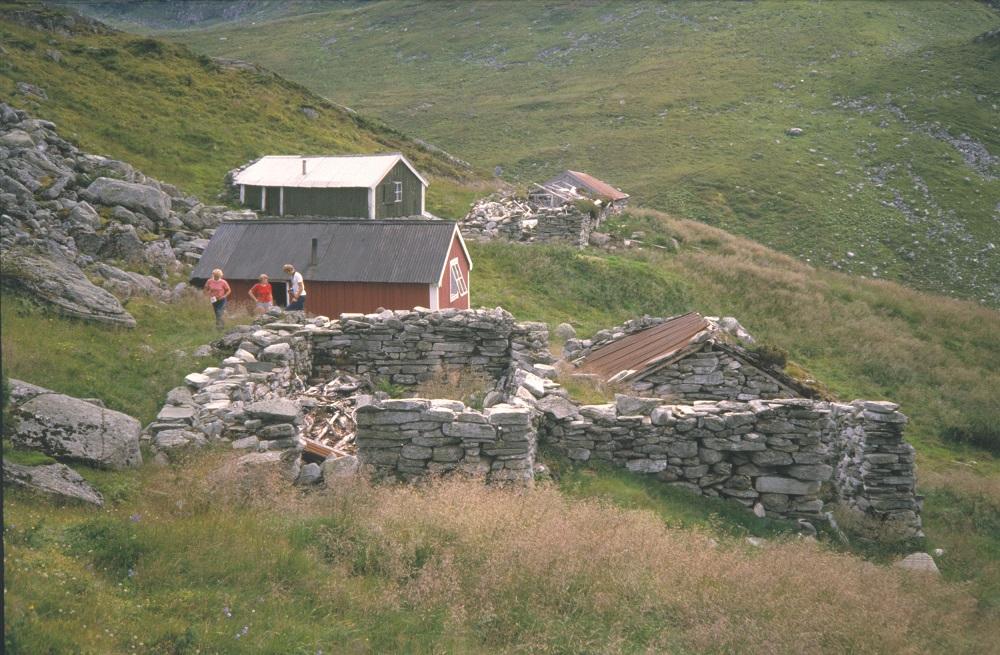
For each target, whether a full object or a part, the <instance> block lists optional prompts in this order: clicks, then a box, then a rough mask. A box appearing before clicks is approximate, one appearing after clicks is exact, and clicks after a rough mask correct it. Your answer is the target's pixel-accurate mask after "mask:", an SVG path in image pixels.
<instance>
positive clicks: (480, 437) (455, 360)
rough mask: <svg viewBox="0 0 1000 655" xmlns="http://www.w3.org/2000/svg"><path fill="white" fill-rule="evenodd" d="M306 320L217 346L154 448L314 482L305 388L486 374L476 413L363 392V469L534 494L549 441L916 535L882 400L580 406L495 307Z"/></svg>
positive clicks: (896, 424)
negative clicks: (488, 394)
mask: <svg viewBox="0 0 1000 655" xmlns="http://www.w3.org/2000/svg"><path fill="white" fill-rule="evenodd" d="M264 320H267V319H264ZM302 320H303V321H304V322H301V323H293V322H272V323H270V324H264V325H256V326H243V327H240V328H238V329H237V330H236V331H234V332H232V333H231V334H229V335H227V336H226V337H224V338H223V339H222V340H220V342H219V343H218V345H219V346H220V347H223V348H226V349H227V350H228V351H231V352H233V353H234V354H233V355H232V356H230V357H228V358H226V359H225V360H224V361H223V362H222V366H220V367H212V368H209V369H206V370H205V371H204V372H202V373H194V374H191V375H189V376H188V378H187V380H186V382H187V387H180V388H177V389H175V390H173V391H172V392H171V393H170V395H169V396H168V404H167V406H165V407H164V410H163V411H161V414H160V416H159V417H158V419H157V421H155V422H154V423H153V424H151V425H150V426H148V427H147V430H146V432H147V435H148V437H149V438H150V439H151V440H152V442H153V445H154V447H160V448H164V449H165V448H167V447H174V446H179V445H184V444H185V443H187V444H189V445H190V444H198V443H204V442H205V441H206V440H227V441H231V442H232V443H233V446H234V447H237V448H251V449H254V450H256V451H259V452H262V453H266V452H267V451H282V452H283V454H282V455H281V458H280V461H282V462H284V463H285V464H286V465H287V467H292V468H293V472H294V475H291V477H297V479H298V481H299V483H300V484H302V483H303V480H305V481H306V482H308V483H312V482H316V481H318V480H321V479H322V476H323V473H322V468H321V466H320V465H318V464H315V463H312V464H306V465H302V466H301V470H300V463H295V462H293V461H292V460H295V459H296V458H297V454H296V453H297V451H298V450H299V449H301V446H300V445H298V446H294V445H293V444H295V443H296V441H297V436H299V428H298V426H299V424H300V421H299V416H300V414H299V413H298V409H301V411H302V412H304V413H308V412H309V409H310V406H311V405H310V403H311V402H312V401H311V400H310V399H309V398H305V397H301V396H300V395H299V392H300V391H301V390H302V389H303V388H304V385H305V383H306V381H308V380H329V379H330V378H331V376H333V375H340V374H342V373H343V372H345V371H346V372H348V373H350V374H351V375H359V376H374V377H378V376H387V377H388V379H390V380H393V381H394V384H400V385H404V386H413V385H415V384H417V383H418V382H419V381H421V380H423V379H427V378H426V376H428V375H431V374H432V373H433V372H434V371H435V370H437V369H438V368H439V367H442V366H444V367H449V366H454V367H459V366H461V367H479V369H480V370H482V371H486V372H488V373H489V374H490V376H491V377H492V378H493V379H495V380H496V387H495V389H494V393H493V394H492V399H491V398H488V399H487V401H486V408H485V409H483V410H477V409H473V408H470V407H467V406H466V405H464V404H462V403H461V402H458V401H455V400H449V399H420V398H406V399H389V398H387V397H386V396H385V395H384V394H382V395H379V394H376V395H374V396H372V395H359V396H357V397H356V398H355V401H356V413H355V419H356V422H357V431H356V437H355V443H356V446H357V454H358V459H360V461H361V463H362V465H363V466H365V467H366V468H367V470H368V471H369V472H370V473H372V474H375V475H376V476H377V477H400V478H403V479H407V480H413V479H416V478H419V477H422V476H427V475H443V474H450V473H463V474H467V475H475V476H482V477H484V478H485V479H486V480H488V481H491V482H492V481H495V482H501V481H502V482H517V483H521V484H530V483H531V481H532V480H533V477H534V467H535V455H536V449H537V446H538V445H539V444H541V443H548V444H550V445H551V446H552V447H553V448H554V449H556V450H557V451H559V452H561V453H563V454H565V455H566V456H567V457H569V458H570V459H572V460H574V461H578V462H587V461H590V460H603V461H607V462H611V463H613V464H616V465H618V466H622V467H623V468H626V469H628V470H630V471H633V472H636V473H642V474H648V475H654V476H656V477H657V478H658V479H660V480H662V481H664V483H666V484H672V485H675V486H680V487H683V488H686V489H688V490H690V491H693V492H696V493H699V494H702V495H705V496H716V497H723V498H729V499H733V500H735V501H736V502H739V503H741V504H743V505H745V506H748V507H753V508H754V509H755V511H757V512H758V513H761V514H766V515H769V516H777V517H792V518H808V519H817V518H821V517H822V516H823V512H824V509H825V502H826V501H839V502H841V503H843V504H844V505H846V506H848V507H851V508H854V509H856V510H858V511H860V512H863V513H865V514H866V515H868V516H870V517H874V518H876V519H879V520H883V521H891V522H894V523H896V524H898V525H900V526H902V527H903V528H905V529H906V530H907V531H909V533H911V534H919V533H920V518H919V512H920V506H919V499H918V497H917V496H916V494H915V478H914V453H913V448H912V447H911V446H910V445H909V444H907V443H906V442H905V441H904V440H903V429H904V427H905V424H906V417H905V416H903V415H902V414H900V413H899V412H898V411H897V409H898V408H897V407H896V405H894V404H892V403H885V402H871V401H854V402H853V403H850V404H842V403H832V402H822V401H815V400H811V399H806V398H784V399H767V400H761V399H754V400H750V401H747V402H735V401H730V400H721V401H693V402H691V403H690V404H678V403H673V404H668V403H667V402H666V401H665V400H664V399H662V398H641V397H636V396H627V395H621V396H619V397H618V398H617V401H616V402H615V403H610V404H606V405H584V406H580V405H578V404H577V403H575V402H573V401H572V400H571V399H570V398H569V397H568V394H567V392H566V390H565V389H563V388H562V387H561V386H560V385H559V384H557V383H556V382H554V381H553V380H552V379H547V378H553V377H555V369H553V368H552V367H551V366H548V362H549V361H551V358H550V356H549V355H548V350H547V344H548V332H547V329H546V328H545V326H544V325H543V324H538V323H517V322H516V321H515V320H514V319H513V317H512V316H511V315H510V314H508V313H507V312H505V311H503V310H500V309H496V310H468V311H460V310H444V311H433V312H432V311H430V310H422V309H416V310H413V311H396V312H392V311H388V312H382V313H380V314H368V315H363V316H361V315H344V316H342V317H341V319H339V320H333V321H331V320H328V319H325V318H323V317H320V318H317V319H308V320H307V319H302ZM420 344H425V345H420ZM262 400H263V401H281V403H282V405H281V407H280V409H281V412H283V414H282V416H283V418H282V416H278V414H276V413H275V412H274V411H271V412H270V414H268V413H267V412H264V413H263V414H262V411H263V409H262V407H263V408H264V409H267V408H268V407H270V405H267V404H265V405H264V406H262V405H260V404H259V401H262ZM255 403H258V404H257V405H255ZM272 409H273V408H272ZM293 410H294V411H293ZM268 411H270V410H268ZM281 412H278V413H281ZM265 414H266V416H265ZM276 416H277V418H275V417H276ZM279 418H280V419H281V420H280V421H279V420H278V419H279ZM286 419H287V420H286ZM166 437H169V439H167V438H166ZM167 442H169V443H167ZM269 456H270V454H269ZM274 457H275V461H278V459H279V458H278V456H277V455H275V456H274ZM324 466H325V464H324ZM307 472H308V473H309V475H308V476H307V475H306V473H307ZM328 483H332V482H331V481H329V480H328Z"/></svg>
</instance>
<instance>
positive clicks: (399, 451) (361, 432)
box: [356, 398, 537, 483]
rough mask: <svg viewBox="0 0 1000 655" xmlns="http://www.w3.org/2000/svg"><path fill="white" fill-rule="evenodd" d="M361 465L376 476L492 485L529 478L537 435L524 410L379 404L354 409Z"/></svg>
mask: <svg viewBox="0 0 1000 655" xmlns="http://www.w3.org/2000/svg"><path fill="white" fill-rule="evenodd" d="M357 422H358V433H357V441H356V443H357V445H358V452H359V453H360V456H361V460H362V462H364V463H366V464H368V465H370V466H372V467H373V468H374V470H375V471H376V472H377V474H378V475H379V476H381V477H385V476H390V475H391V476H396V477H402V478H404V479H413V478H414V477H420V476H426V475H429V474H436V475H443V474H446V473H451V472H454V471H460V472H462V473H465V474H468V475H474V476H485V477H486V479H487V480H489V481H493V482H500V481H503V482H520V483H525V482H529V481H530V480H532V479H533V468H534V464H535V448H536V439H537V431H536V428H535V425H534V417H533V413H532V412H531V411H530V410H529V409H528V408H525V407H515V406H511V405H506V404H500V405H495V406H493V407H490V408H488V409H486V410H484V411H482V412H479V411H476V410H474V409H471V408H468V407H466V406H465V405H464V404H462V403H461V402H458V401H454V400H425V399H420V398H412V399H404V400H384V401H381V402H374V403H372V404H370V405H365V406H363V407H360V408H358V411H357Z"/></svg>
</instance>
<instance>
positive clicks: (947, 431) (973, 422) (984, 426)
mask: <svg viewBox="0 0 1000 655" xmlns="http://www.w3.org/2000/svg"><path fill="white" fill-rule="evenodd" d="M941 436H942V437H944V438H945V439H947V440H948V441H954V442H956V443H963V444H969V445H971V446H977V447H979V448H983V449H985V450H988V451H990V452H991V453H994V454H1000V424H998V423H996V422H993V421H991V420H989V419H988V418H987V417H985V416H976V417H971V418H968V419H966V421H965V422H963V423H960V424H958V425H949V426H947V427H945V428H944V430H942V431H941Z"/></svg>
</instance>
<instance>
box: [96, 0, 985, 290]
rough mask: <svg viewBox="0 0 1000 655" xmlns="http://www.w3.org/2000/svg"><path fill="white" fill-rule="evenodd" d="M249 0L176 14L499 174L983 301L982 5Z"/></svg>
mask: <svg viewBox="0 0 1000 655" xmlns="http://www.w3.org/2000/svg"><path fill="white" fill-rule="evenodd" d="M203 4H204V3H192V4H191V5H186V6H187V7H188V12H189V13H188V15H187V16H186V20H188V21H190V20H192V19H193V18H194V17H196V16H201V15H202V14H199V13H198V8H199V7H200V6H201V5H203ZM267 4H268V3H252V2H251V3H247V2H241V3H233V2H230V3H222V5H225V6H228V7H229V8H230V9H231V13H230V15H229V18H228V20H229V21H230V22H229V23H228V24H227V23H225V22H221V23H219V22H216V23H215V24H213V26H212V27H211V29H204V30H192V31H185V32H179V33H175V34H174V35H173V36H174V37H175V38H176V39H178V40H181V41H183V42H185V43H187V44H189V45H191V46H192V47H193V48H195V49H196V50H198V51H200V52H205V53H208V54H212V55H223V56H235V57H240V58H243V59H249V60H252V61H256V62H260V63H262V64H265V65H267V66H269V67H272V68H273V69H274V70H276V71H278V72H280V73H282V74H283V75H286V76H287V77H289V78H290V79H293V80H296V81H298V82H300V83H302V84H304V85H307V86H309V87H310V88H311V89H313V90H315V91H317V92H318V93H320V94H322V95H327V96H330V97H335V98H337V99H338V101H340V102H344V103H346V104H348V105H350V106H351V107H354V108H356V109H358V110H359V111H364V112H369V113H372V114H374V115H378V116H380V117H382V118H383V119H385V120H387V121H388V122H389V123H391V124H393V125H396V126H399V127H401V128H402V129H404V130H406V131H407V132H409V133H412V134H415V135H418V136H420V137H422V138H425V139H428V140H430V141H432V142H434V143H438V144H440V145H442V146H443V147H445V148H447V149H449V150H451V151H454V152H461V153H462V156H463V157H464V158H467V159H469V160H470V161H472V162H473V163H474V164H476V165H478V166H480V167H483V168H485V169H493V168H494V167H495V166H496V167H500V169H501V170H502V176H503V177H504V178H506V179H508V180H510V181H514V182H518V183H522V184H527V183H529V182H531V181H540V180H541V179H544V177H545V176H547V175H548V174H550V173H552V172H554V171H557V170H560V169H562V168H567V167H569V168H574V169H584V170H588V171H590V172H592V173H594V174H596V175H597V176H599V177H601V178H606V179H608V180H610V181H611V182H613V183H615V184H616V185H619V186H621V187H623V188H625V189H626V190H627V191H629V192H631V193H633V195H634V197H635V198H636V199H637V200H638V201H639V202H641V203H642V204H643V205H645V206H650V207H654V208H657V209H662V210H666V211H670V212H672V213H674V214H677V215H683V216H687V217H690V218H695V219H698V220H702V221H705V222H708V223H711V224H713V225H716V226H719V227H723V228H725V229H727V230H729V231H733V232H737V233H739V234H742V235H746V236H749V237H751V238H753V239H755V240H757V241H759V242H762V243H765V244H767V245H770V246H772V247H775V248H778V249H780V250H782V251H784V252H787V253H789V254H792V255H795V256H797V257H799V258H801V259H803V260H807V261H810V262H812V263H815V264H820V265H824V266H828V267H832V268H835V269H840V270H844V271H848V272H852V273H855V274H859V275H865V276H869V277H880V278H890V279H897V280H902V281H904V282H905V283H907V284H909V285H911V286H914V287H916V288H921V289H928V290H933V291H937V292H942V293H948V294H951V295H956V296H960V297H965V298H971V299H976V300H980V301H983V302H987V303H990V304H993V305H996V304H998V303H1000V120H998V117H1000V111H998V107H1000V87H998V86H997V85H996V79H997V78H1000V37H998V36H997V35H996V34H995V33H994V34H993V35H992V36H989V35H987V34H986V32H987V31H988V30H994V31H995V30H996V28H997V27H998V26H1000V13H998V12H997V11H996V10H994V9H992V8H990V7H989V6H987V5H985V4H983V3H978V2H971V1H969V2H957V3H941V2H907V3H881V2H844V3H786V2H761V3H721V2H699V3H669V4H662V3H653V2H643V3H628V4H622V3H618V2H592V3H572V4H551V3H545V4H542V3H536V2H531V3H527V2H522V3H518V5H517V10H516V11H515V10H513V9H512V7H511V5H509V4H507V3H483V2H477V3H443V2H441V3H430V4H426V3H419V2H392V3H386V2H374V3H363V4H362V3H338V4H335V5H318V6H317V5H316V4H314V3H299V4H297V5H293V6H291V7H288V8H286V11H285V14H286V15H283V16H280V17H277V18H272V17H269V15H268V14H267V12H266V11H264V9H266V8H267ZM165 6H170V7H175V6H176V3H172V4H171V3H168V4H167V5H162V4H161V7H165ZM215 6H216V9H217V10H218V9H219V5H218V4H216V5H215ZM155 7H156V4H155V3H154V4H153V5H152V6H151V5H149V4H148V3H144V4H143V5H142V7H141V8H132V7H131V6H129V5H121V4H120V3H103V4H101V6H100V9H101V10H102V11H103V12H104V15H106V16H110V17H117V18H119V19H131V20H143V19H144V18H143V15H145V16H146V17H147V18H148V17H149V16H150V15H152V14H156V13H157V12H156V11H155ZM262 7H263V8H262ZM166 11H167V10H166V9H163V10H162V11H161V12H159V14H158V15H159V17H160V18H161V19H162V18H163V14H164V12H166ZM171 11H175V12H177V11H180V10H179V9H173V10H171ZM255 11H256V13H254V12H255ZM296 13H298V14H299V15H295V14H296ZM139 14H143V15H139ZM288 14H292V15H288ZM159 24H160V25H162V24H163V21H162V20H161V21H160V23H159ZM169 24H173V25H182V24H183V25H185V26H186V25H188V24H189V22H186V23H181V22H178V21H176V20H174V21H171V22H170V23H169ZM977 37H981V38H977ZM791 127H799V128H802V129H803V131H804V132H803V134H802V135H801V136H799V137H789V136H787V135H786V130H787V129H788V128H791Z"/></svg>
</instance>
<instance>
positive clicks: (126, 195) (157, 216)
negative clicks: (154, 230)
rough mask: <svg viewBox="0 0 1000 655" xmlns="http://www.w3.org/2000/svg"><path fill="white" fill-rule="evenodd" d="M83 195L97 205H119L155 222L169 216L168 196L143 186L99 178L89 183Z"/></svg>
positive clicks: (153, 188) (155, 189)
mask: <svg viewBox="0 0 1000 655" xmlns="http://www.w3.org/2000/svg"><path fill="white" fill-rule="evenodd" d="M85 193H86V195H87V196H88V197H90V198H91V199H92V200H93V201H94V202H96V203H98V204H101V205H106V206H108V207H114V206H115V205H121V206H122V207H125V208H127V209H131V210H132V211H137V212H141V213H143V214H145V215H146V216H149V217H150V218H152V219H154V220H156V221H164V220H166V219H167V216H169V215H170V196H169V195H167V194H166V193H164V192H162V191H160V190H159V189H157V188H155V187H151V186H147V185H145V184H135V183H133V182H125V181H123V180H115V179H111V178H109V177H99V178H97V179H96V180H94V181H93V182H91V184H90V186H89V187H87V190H86V192H85Z"/></svg>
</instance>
